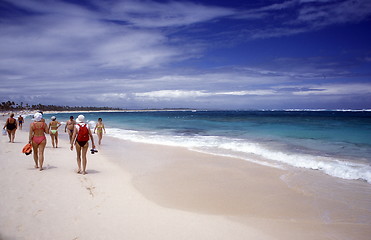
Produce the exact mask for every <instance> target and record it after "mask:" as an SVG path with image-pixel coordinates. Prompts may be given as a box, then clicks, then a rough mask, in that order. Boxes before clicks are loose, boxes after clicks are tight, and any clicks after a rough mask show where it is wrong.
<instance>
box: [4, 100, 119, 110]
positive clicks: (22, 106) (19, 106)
mask: <svg viewBox="0 0 371 240" xmlns="http://www.w3.org/2000/svg"><path fill="white" fill-rule="evenodd" d="M22 110H31V111H32V110H40V111H98V110H122V109H121V108H112V107H86V106H74V107H71V106H57V105H43V104H40V103H39V104H33V105H30V104H28V103H23V102H21V103H15V102H13V101H7V102H1V104H0V111H22Z"/></svg>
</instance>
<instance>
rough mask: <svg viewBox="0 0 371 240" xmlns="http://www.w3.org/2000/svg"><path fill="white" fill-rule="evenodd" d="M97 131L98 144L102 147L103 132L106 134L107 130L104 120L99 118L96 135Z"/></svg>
mask: <svg viewBox="0 0 371 240" xmlns="http://www.w3.org/2000/svg"><path fill="white" fill-rule="evenodd" d="M95 130H96V131H97V135H98V144H99V145H100V144H101V143H102V138H103V130H104V134H106V129H105V128H104V123H103V120H102V118H98V122H97V124H96V125H95V128H94V133H95Z"/></svg>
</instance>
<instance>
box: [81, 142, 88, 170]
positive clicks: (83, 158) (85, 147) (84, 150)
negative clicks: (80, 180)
mask: <svg viewBox="0 0 371 240" xmlns="http://www.w3.org/2000/svg"><path fill="white" fill-rule="evenodd" d="M88 148H89V143H86V144H85V146H84V147H83V148H82V174H84V175H85V174H86V164H87V162H88V160H87V158H86V153H87V151H88Z"/></svg>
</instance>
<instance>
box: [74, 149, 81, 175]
mask: <svg viewBox="0 0 371 240" xmlns="http://www.w3.org/2000/svg"><path fill="white" fill-rule="evenodd" d="M75 147H76V154H77V156H76V157H77V158H76V160H77V167H78V169H77V173H81V147H80V145H79V144H78V143H76V144H75Z"/></svg>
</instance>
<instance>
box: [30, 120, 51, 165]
mask: <svg viewBox="0 0 371 240" xmlns="http://www.w3.org/2000/svg"><path fill="white" fill-rule="evenodd" d="M33 120H34V122H33V123H31V125H30V134H29V143H30V144H32V148H33V159H34V161H35V168H40V171H42V170H43V164H44V150H45V146H46V137H45V133H49V128H48V126H47V124H46V123H45V120H44V121H43V115H42V114H41V113H35V115H34V118H33Z"/></svg>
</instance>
